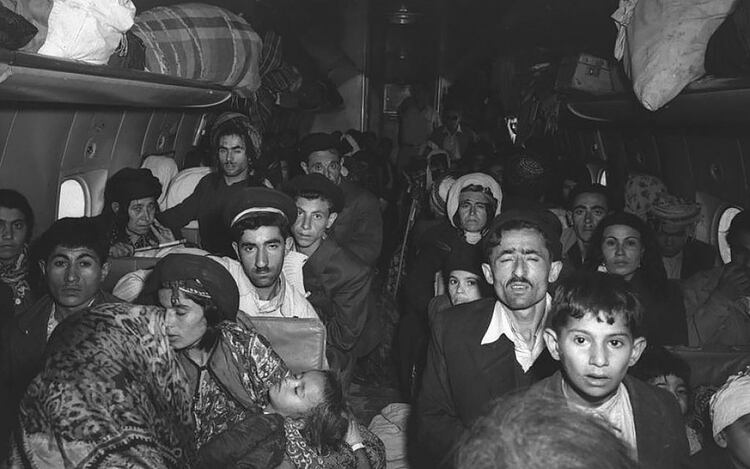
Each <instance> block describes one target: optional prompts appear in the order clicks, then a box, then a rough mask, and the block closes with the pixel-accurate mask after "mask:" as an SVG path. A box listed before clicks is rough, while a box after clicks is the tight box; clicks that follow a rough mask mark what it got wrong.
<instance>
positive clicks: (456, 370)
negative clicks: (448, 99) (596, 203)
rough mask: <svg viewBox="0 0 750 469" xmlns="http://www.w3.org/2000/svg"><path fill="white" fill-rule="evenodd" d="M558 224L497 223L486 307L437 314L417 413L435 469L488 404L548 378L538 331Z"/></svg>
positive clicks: (542, 219)
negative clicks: (492, 295)
mask: <svg viewBox="0 0 750 469" xmlns="http://www.w3.org/2000/svg"><path fill="white" fill-rule="evenodd" d="M561 231H562V229H561V226H560V222H559V220H557V218H556V217H555V215H554V214H552V213H551V212H549V211H547V210H543V209H514V210H509V211H507V212H503V213H502V214H501V215H500V216H499V217H497V218H496V219H495V221H494V222H493V224H492V227H491V228H490V232H489V234H488V237H487V239H486V241H485V255H486V259H487V263H486V264H482V271H483V272H484V275H485V278H486V279H487V281H488V282H489V283H491V284H493V285H494V288H495V294H496V295H497V300H495V299H494V298H493V299H489V298H488V299H484V300H480V301H474V302H471V303H466V304H462V305H459V306H456V307H453V308H451V309H449V310H447V311H445V312H443V313H441V314H438V315H437V317H436V318H435V321H434V323H433V335H432V341H431V342H430V344H429V348H428V352H427V367H426V368H425V373H424V379H423V381H422V388H421V390H420V394H419V399H418V406H417V424H418V427H417V432H418V435H419V443H420V444H421V445H422V446H423V447H424V449H425V450H426V451H427V453H428V454H429V455H430V456H431V457H432V458H433V462H434V464H435V465H438V464H440V465H443V466H444V467H445V466H447V467H452V465H453V462H452V459H453V455H452V452H453V450H454V445H455V444H456V443H457V442H458V439H459V437H460V436H461V434H462V433H463V431H464V430H465V429H466V428H468V427H469V426H470V425H471V424H472V423H473V422H474V420H476V419H477V418H478V417H480V416H481V415H483V414H484V413H485V412H486V411H487V410H488V409H487V407H488V405H489V403H490V401H492V400H493V399H494V398H496V397H499V396H502V395H505V394H508V393H511V392H514V391H517V390H519V389H522V388H525V387H527V386H529V385H531V384H532V383H534V382H536V381H538V380H540V379H542V378H544V377H546V376H549V375H550V374H552V373H553V372H554V363H553V361H552V358H551V357H550V356H549V354H548V353H547V352H546V350H545V348H544V340H543V338H542V328H543V325H544V322H545V320H546V317H547V312H548V310H549V306H550V301H551V298H550V296H549V294H548V293H547V287H548V285H549V284H550V283H552V282H554V281H555V280H557V276H558V274H559V273H560V269H561V268H562V262H561V261H560V256H561V250H562V249H561V245H560V232H561Z"/></svg>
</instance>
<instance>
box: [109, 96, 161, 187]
mask: <svg viewBox="0 0 750 469" xmlns="http://www.w3.org/2000/svg"><path fill="white" fill-rule="evenodd" d="M151 116H152V112H151V111H150V110H138V111H134V110H127V111H124V116H123V119H122V124H121V126H120V130H119V132H118V134H117V142H116V144H115V149H114V151H113V152H112V160H111V161H110V163H109V175H110V176H111V175H112V174H114V173H116V172H117V171H119V170H120V169H122V168H124V167H131V168H137V167H139V166H140V164H141V159H142V158H141V157H142V156H143V154H142V148H143V142H144V138H145V136H146V130H147V129H148V126H149V122H150V121H151Z"/></svg>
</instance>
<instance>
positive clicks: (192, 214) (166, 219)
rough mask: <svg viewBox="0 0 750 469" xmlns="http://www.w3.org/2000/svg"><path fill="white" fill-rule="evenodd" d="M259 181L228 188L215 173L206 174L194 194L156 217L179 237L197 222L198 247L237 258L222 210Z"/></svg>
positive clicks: (250, 179) (246, 182)
mask: <svg viewBox="0 0 750 469" xmlns="http://www.w3.org/2000/svg"><path fill="white" fill-rule="evenodd" d="M260 185H262V181H260V180H259V179H258V178H256V177H254V176H250V178H249V179H247V180H244V181H240V182H236V183H234V184H232V185H231V186H228V185H227V183H226V182H225V181H224V176H222V175H221V174H219V173H218V172H217V173H211V174H207V175H206V176H204V177H203V179H201V180H200V182H199V183H198V185H197V186H195V191H193V193H192V194H190V195H189V196H188V198H187V199H185V200H183V201H182V203H181V204H179V205H175V206H174V207H172V208H170V209H169V210H165V211H164V212H162V213H160V214H158V215H157V216H156V218H157V219H158V220H159V221H160V222H161V223H162V224H163V225H164V226H166V227H167V228H169V229H171V230H172V231H173V232H174V233H176V236H177V238H181V236H179V233H180V230H181V229H182V227H184V226H185V225H187V224H188V223H190V222H191V221H193V220H198V227H199V234H200V239H201V246H202V247H203V249H205V250H206V251H208V252H210V253H211V254H216V255H217V256H227V257H231V258H232V259H236V258H237V254H236V253H235V252H234V249H232V236H231V233H230V231H229V228H228V225H227V221H226V220H224V218H223V212H224V207H225V206H226V205H227V204H228V203H229V202H230V201H231V200H232V199H233V198H234V197H235V196H236V195H237V194H238V193H239V192H241V191H242V190H243V189H244V188H245V187H248V186H260Z"/></svg>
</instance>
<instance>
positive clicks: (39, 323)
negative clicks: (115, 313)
mask: <svg viewBox="0 0 750 469" xmlns="http://www.w3.org/2000/svg"><path fill="white" fill-rule="evenodd" d="M102 303H122V300H121V299H119V298H117V297H116V296H113V295H111V294H109V293H107V292H105V291H102V290H100V291H99V293H97V295H96V296H95V298H94V303H93V304H92V306H96V305H99V304H102ZM52 304H53V300H52V297H51V296H49V295H45V296H43V297H42V298H40V299H39V300H37V301H36V303H34V304H33V305H32V306H31V307H30V308H29V309H28V310H26V311H25V312H24V313H23V314H21V315H19V316H18V317H16V318H14V319H13V320H12V321H11V322H9V323H8V324H6V326H5V327H4V328H3V329H2V331H0V332H1V334H2V338H1V339H0V402H2V405H0V408H1V410H0V460H2V456H4V454H3V450H4V449H5V443H6V441H7V435H8V434H9V432H10V430H11V428H12V425H13V422H14V421H15V413H16V411H17V407H18V403H19V402H20V401H21V398H22V397H23V395H24V393H25V392H26V388H27V387H28V385H29V383H31V380H33V379H34V377H35V376H36V375H37V373H39V371H40V370H41V368H42V365H43V364H44V363H43V361H44V349H45V348H46V345H47V323H48V322H49V317H50V314H51V313H52Z"/></svg>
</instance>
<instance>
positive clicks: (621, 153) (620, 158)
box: [599, 129, 628, 210]
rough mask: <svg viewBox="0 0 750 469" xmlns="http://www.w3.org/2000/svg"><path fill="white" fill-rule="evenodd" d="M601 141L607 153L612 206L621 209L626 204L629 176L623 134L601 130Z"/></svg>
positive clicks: (608, 182) (608, 185) (608, 184)
mask: <svg viewBox="0 0 750 469" xmlns="http://www.w3.org/2000/svg"><path fill="white" fill-rule="evenodd" d="M599 135H600V142H601V145H602V149H603V151H604V154H605V155H607V187H608V188H609V194H610V196H611V197H612V202H613V203H612V204H611V205H612V208H614V209H616V210H617V209H621V208H622V207H623V205H624V198H625V197H624V194H623V190H624V188H625V181H626V178H627V170H628V168H627V164H628V161H627V154H626V153H625V145H624V143H623V138H622V134H621V133H620V132H619V131H617V130H610V129H607V130H601V131H600V133H599Z"/></svg>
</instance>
